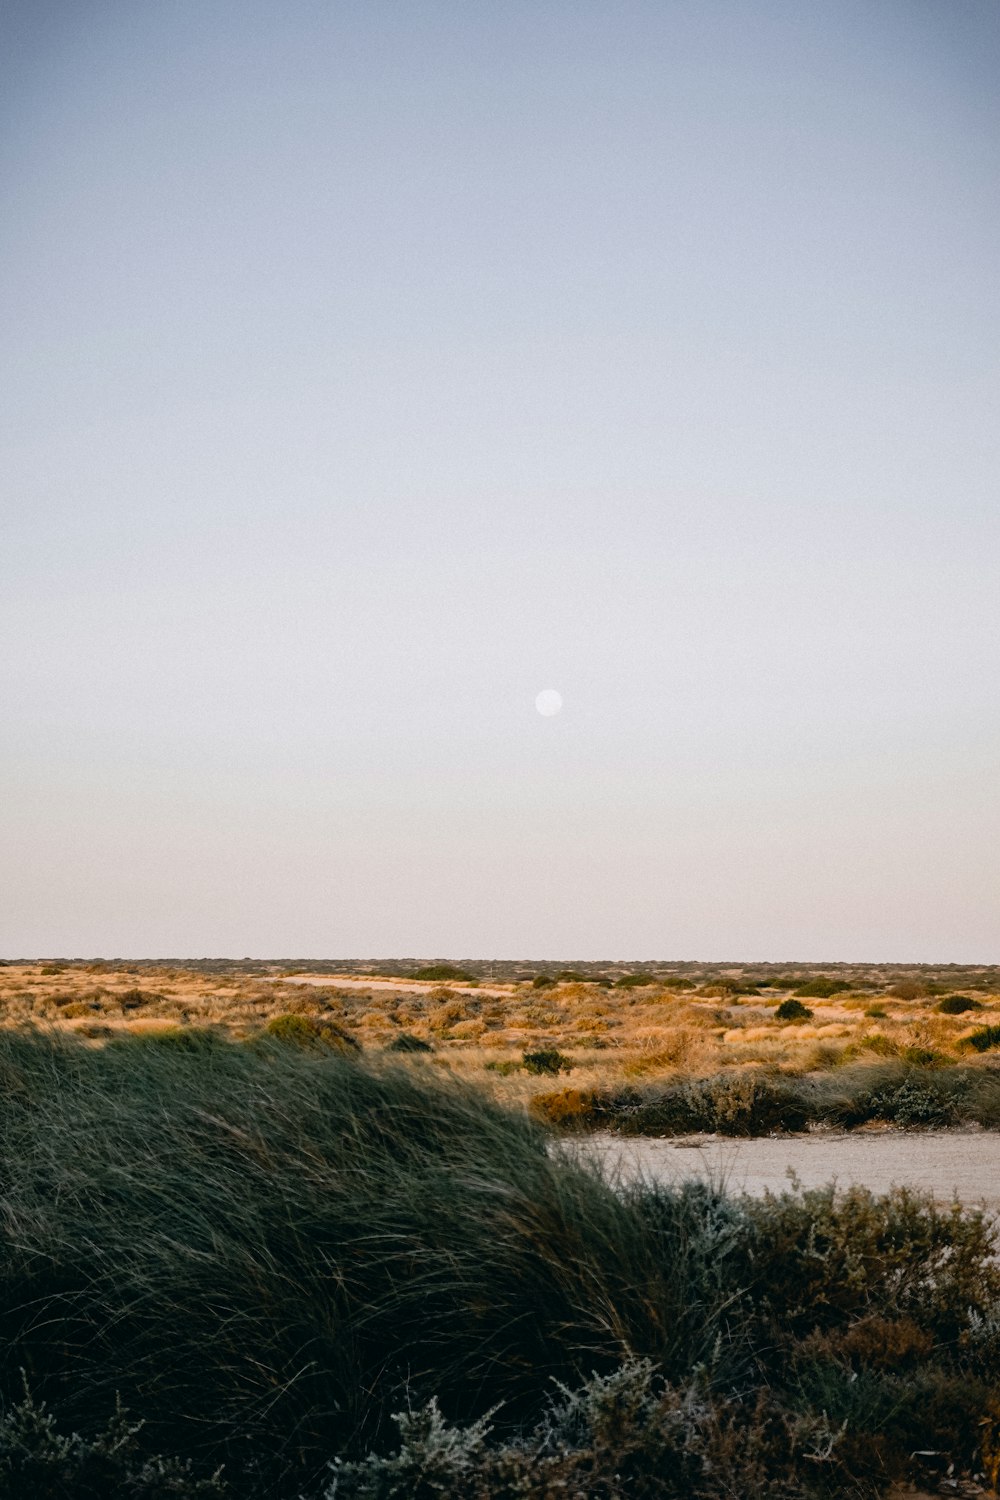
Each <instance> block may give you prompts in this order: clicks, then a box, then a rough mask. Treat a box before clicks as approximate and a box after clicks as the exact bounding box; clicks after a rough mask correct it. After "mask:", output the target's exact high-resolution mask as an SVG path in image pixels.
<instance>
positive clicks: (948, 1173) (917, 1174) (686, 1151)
mask: <svg viewBox="0 0 1000 1500" xmlns="http://www.w3.org/2000/svg"><path fill="white" fill-rule="evenodd" d="M581 1149H583V1150H589V1151H593V1152H595V1153H597V1154H598V1155H599V1156H600V1157H601V1159H602V1160H603V1161H604V1162H605V1163H606V1164H607V1165H608V1166H610V1167H611V1168H612V1169H613V1170H617V1171H619V1172H620V1173H621V1174H622V1176H623V1177H624V1178H625V1179H626V1180H628V1179H634V1178H636V1177H638V1176H640V1175H641V1176H645V1177H647V1178H652V1179H654V1180H656V1181H661V1182H673V1181H676V1180H677V1179H679V1178H682V1177H691V1176H703V1177H708V1178H710V1179H711V1180H712V1181H715V1182H719V1181H722V1182H725V1184H726V1185H727V1186H728V1187H729V1188H730V1190H731V1191H733V1192H748V1193H763V1192H765V1191H766V1190H767V1189H768V1188H770V1189H771V1191H772V1192H776V1193H780V1192H781V1191H782V1190H783V1189H784V1188H786V1187H787V1186H788V1173H789V1170H791V1171H793V1172H794V1173H795V1175H796V1176H797V1177H798V1178H799V1180H800V1181H801V1182H802V1184H803V1185H804V1186H805V1187H819V1186H822V1185H823V1184H824V1183H827V1182H830V1181H833V1180H836V1181H837V1182H838V1183H839V1184H840V1185H841V1186H842V1187H847V1186H850V1185H853V1184H854V1183H859V1184H860V1185H861V1186H863V1187H867V1188H870V1189H871V1190H872V1192H876V1193H884V1192H885V1191H886V1190H887V1189H888V1188H890V1187H892V1186H894V1185H895V1186H899V1187H912V1188H920V1189H922V1190H924V1191H927V1192H930V1193H932V1194H933V1195H934V1197H935V1198H936V1199H938V1200H939V1201H941V1202H948V1201H950V1200H951V1198H952V1197H953V1196H956V1195H957V1196H958V1197H959V1198H960V1199H961V1200H962V1202H963V1203H973V1204H983V1205H985V1207H986V1208H987V1209H989V1210H990V1211H991V1212H996V1213H1000V1132H998V1131H992V1130H978V1131H964V1130H963V1131H960V1130H942V1131H927V1132H923V1131H910V1132H907V1131H890V1130H881V1131H852V1132H851V1133H850V1134H849V1135H841V1134H832V1133H831V1134H827V1133H826V1132H822V1133H820V1132H817V1133H816V1134H815V1135H796V1136H784V1137H777V1136H774V1137H772V1136H768V1137H764V1138H761V1139H757V1140H747V1141H740V1140H729V1139H723V1138H721V1137H718V1136H687V1137H683V1138H680V1139H671V1140H654V1139H650V1138H649V1137H640V1138H636V1139H628V1138H623V1137H621V1136H611V1135H598V1136H592V1137H590V1138H589V1139H588V1140H587V1142H586V1144H585V1145H584V1146H582V1147H581Z"/></svg>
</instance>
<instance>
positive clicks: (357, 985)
mask: <svg viewBox="0 0 1000 1500" xmlns="http://www.w3.org/2000/svg"><path fill="white" fill-rule="evenodd" d="M270 982H271V983H272V984H317V985H322V987H323V988H324V989H329V990H393V991H395V992H396V993H397V994H400V995H426V994H429V992H430V991H431V990H440V989H449V990H452V991H453V992H454V993H455V994H456V995H502V996H504V997H505V998H507V999H510V997H511V995H512V994H513V993H514V987H513V985H508V986H507V988H506V989H498V988H495V987H491V986H490V985H488V984H475V985H472V984H456V983H455V982H454V980H452V979H386V978H382V977H381V976H379V975H376V976H375V977H374V978H372V979H358V978H357V976H356V975H353V974H326V975H323V976H321V977H320V976H317V977H314V976H313V975H311V974H306V975H299V974H287V975H284V976H281V975H279V976H277V977H276V978H274V979H273V980H271V981H270Z"/></svg>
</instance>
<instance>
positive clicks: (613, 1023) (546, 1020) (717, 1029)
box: [0, 963, 1000, 1102]
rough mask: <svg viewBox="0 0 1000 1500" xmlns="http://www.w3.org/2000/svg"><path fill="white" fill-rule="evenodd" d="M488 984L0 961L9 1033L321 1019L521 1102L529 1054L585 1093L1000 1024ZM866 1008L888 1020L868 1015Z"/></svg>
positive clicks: (243, 1028)
mask: <svg viewBox="0 0 1000 1500" xmlns="http://www.w3.org/2000/svg"><path fill="white" fill-rule="evenodd" d="M490 988H491V989H501V990H502V993H499V994H497V993H490V992H489V990H487V989H485V987H484V989H483V991H482V992H480V993H477V992H476V991H474V990H473V991H472V992H466V991H465V990H463V989H461V988H458V987H449V986H447V985H435V986H425V987H421V986H419V985H416V984H412V983H407V982H405V981H390V980H386V979H379V978H377V977H373V978H371V979H365V980H364V981H363V982H359V981H358V980H357V979H356V978H355V979H354V980H353V982H352V983H350V984H349V983H347V982H346V981H344V980H342V981H341V982H340V983H338V980H337V977H336V976H334V977H326V976H324V977H323V979H322V981H321V982H318V983H316V984H308V985H307V984H302V983H298V982H296V981H295V980H293V979H291V978H289V977H287V976H283V977H277V978H275V979H269V978H264V977H261V976H260V975H254V974H248V973H245V972H241V971H240V969H239V966H236V965H234V966H233V972H231V973H224V974H220V973H218V972H210V973H205V972H202V971H201V970H199V968H198V967H197V966H192V967H191V968H184V967H182V966H178V965H164V966H154V965H150V964H143V965H135V966H133V965H129V964H122V965H120V966H110V965H106V964H102V965H93V964H83V963H74V964H54V963H50V964H45V963H39V964H7V965H3V966H0V1024H3V1025H7V1026H25V1025H29V1026H36V1027H37V1026H41V1027H51V1028H54V1029H56V1030H67V1031H74V1032H77V1033H79V1034H80V1035H82V1036H84V1037H90V1038H92V1039H93V1040H94V1041H95V1043H100V1042H101V1041H102V1040H105V1039H106V1038H107V1037H109V1036H114V1035H118V1034H124V1033H133V1034H141V1033H148V1032H151V1031H156V1030H162V1029H166V1028H169V1027H175V1026H178V1025H197V1026H217V1027H219V1028H220V1029H222V1030H223V1031H225V1032H226V1033H227V1034H228V1035H230V1036H232V1037H234V1038H245V1037H248V1036H251V1035H253V1034H254V1033H255V1032H257V1031H259V1030H261V1028H262V1027H264V1026H265V1025H266V1024H267V1022H268V1021H269V1020H271V1019H273V1017H275V1016H278V1015H282V1014H288V1013H291V1014H297V1015H311V1016H324V1017H327V1018H328V1019H330V1020H332V1021H336V1022H337V1023H338V1024H339V1025H341V1026H343V1027H345V1028H346V1029H347V1030H348V1031H349V1032H351V1033H352V1034H353V1035H354V1036H356V1037H357V1039H358V1040H359V1041H360V1042H361V1044H362V1046H364V1047H366V1048H369V1049H371V1050H376V1051H377V1050H381V1049H383V1048H385V1047H387V1046H389V1045H391V1043H392V1042H393V1040H394V1039H395V1038H397V1037H398V1036H400V1035H401V1034H403V1033H409V1034H411V1035H413V1036H416V1037H419V1038H421V1039H422V1040H424V1041H427V1042H429V1043H430V1044H431V1046H432V1047H433V1049H434V1050H433V1052H432V1053H430V1054H428V1055H427V1056H428V1060H429V1061H430V1062H432V1063H433V1065H435V1066H438V1067H447V1068H450V1069H452V1070H454V1071H455V1072H456V1073H458V1074H461V1075H462V1076H463V1077H468V1078H471V1079H475V1080H476V1081H477V1082H479V1083H480V1084H483V1085H484V1086H485V1087H487V1088H488V1089H489V1090H490V1091H491V1092H493V1093H496V1094H498V1095H500V1096H502V1097H503V1098H505V1099H508V1100H523V1101H525V1102H528V1101H529V1100H530V1099H531V1098H532V1097H533V1096H534V1095H536V1094H537V1093H539V1092H543V1091H546V1090H551V1089H552V1087H553V1079H552V1077H551V1076H545V1075H542V1076H535V1075H533V1074H531V1073H529V1072H526V1071H524V1069H523V1067H522V1066H521V1060H522V1056H523V1053H524V1052H525V1051H530V1050H532V1049H536V1048H556V1049H557V1050H558V1051H559V1052H560V1053H562V1054H563V1056H564V1057H565V1058H566V1060H567V1062H568V1063H569V1064H570V1071H569V1072H568V1073H563V1074H562V1075H561V1080H562V1082H564V1083H566V1084H567V1086H568V1085H569V1084H570V1083H571V1084H572V1087H573V1088H574V1089H578V1090H586V1089H588V1088H597V1087H603V1088H607V1087H608V1086H612V1087H613V1086H614V1085H615V1084H616V1083H621V1084H623V1085H624V1084H627V1083H629V1082H633V1081H638V1080H643V1081H649V1080H651V1079H655V1078H657V1077H659V1076H663V1077H669V1076H672V1075H675V1074H677V1073H685V1074H690V1075H693V1076H707V1075H709V1074H711V1073H716V1072H718V1071H719V1070H720V1069H725V1068H744V1067H748V1066H751V1067H763V1068H770V1069H774V1070H779V1071H781V1072H802V1071H807V1070H810V1069H813V1068H827V1067H835V1066H837V1064H838V1063H839V1062H841V1061H850V1060H852V1059H855V1058H857V1057H859V1056H866V1055H873V1056H874V1055H877V1054H879V1053H881V1054H882V1055H888V1054H896V1055H905V1054H906V1052H907V1050H908V1049H918V1050H923V1051H924V1052H931V1053H934V1054H935V1055H938V1056H941V1057H943V1058H945V1059H948V1058H958V1057H959V1056H962V1055H964V1054H963V1053H962V1050H961V1042H962V1039H963V1038H964V1037H966V1036H967V1035H968V1034H969V1032H970V1031H973V1030H975V1029H976V1027H977V1026H981V1025H990V1024H997V1022H998V1020H1000V994H998V993H978V994H977V997H976V998H977V999H978V1001H979V1004H980V1006H981V1008H980V1009H977V1010H974V1011H969V1012H967V1013H965V1014H963V1015H957V1016H951V1015H942V1014H940V1013H939V1012H938V1011H937V1008H936V1007H937V1001H938V996H937V995H929V996H927V995H925V996H923V997H917V998H904V997H901V996H897V995H893V994H892V993H890V992H889V991H890V990H891V988H892V986H891V985H887V987H886V991H885V992H883V993H878V992H877V991H876V992H874V993H867V994H863V995H862V994H851V993H848V994H844V993H839V994H836V995H834V996H832V997H830V998H829V999H823V998H808V999H805V1000H804V1003H805V1004H806V1005H807V1006H808V1008H809V1010H810V1011H811V1012H812V1015H811V1016H810V1017H809V1018H806V1019H801V1020H791V1021H787V1022H782V1021H779V1020H778V1019H777V1016H776V1014H775V1012H776V1008H777V1005H778V1003H779V1001H780V1000H781V999H782V998H784V997H785V996H786V995H787V994H788V993H789V989H788V988H787V987H786V988H783V989H780V990H779V989H774V990H770V991H767V992H765V993H764V994H763V995H753V996H750V995H746V996H739V995H735V994H730V993H727V992H726V990H725V987H724V986H723V985H720V984H717V983H716V984H712V983H708V984H703V985H702V986H701V988H700V990H690V991H685V992H683V993H678V992H676V991H674V990H672V989H670V988H669V987H668V986H664V985H652V986H648V987H643V988H641V989H637V990H620V989H619V990H616V989H608V988H601V987H599V986H598V985H596V984H590V983H580V982H576V981H574V982H571V983H565V984H559V985H556V986H554V987H552V988H548V989H544V990H542V991H539V990H537V989H533V988H532V987H531V986H530V985H527V984H513V983H512V984H508V985H506V986H500V985H497V984H494V983H493V982H492V981H491V984H490ZM873 1009H874V1010H877V1011H884V1013H885V1014H884V1015H878V1016H875V1017H873V1016H872V1015H871V1014H870V1012H871V1011H872V1010H873Z"/></svg>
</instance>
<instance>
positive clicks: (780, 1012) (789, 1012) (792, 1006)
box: [774, 990, 813, 1021]
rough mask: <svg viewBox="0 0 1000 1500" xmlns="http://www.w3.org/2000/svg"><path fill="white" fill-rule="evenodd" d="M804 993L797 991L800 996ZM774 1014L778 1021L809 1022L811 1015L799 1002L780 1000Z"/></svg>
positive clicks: (807, 1008) (805, 1006) (806, 1006)
mask: <svg viewBox="0 0 1000 1500" xmlns="http://www.w3.org/2000/svg"><path fill="white" fill-rule="evenodd" d="M804 993H805V991H804V990H800V991H799V994H800V995H801V994H804ZM774 1014H775V1018H776V1020H778V1021H809V1020H811V1019H812V1014H813V1013H812V1011H811V1010H810V1009H809V1007H808V1005H803V1004H802V1001H801V1000H782V1002H781V1004H780V1005H779V1006H778V1007H777V1009H776V1010H775V1012H774Z"/></svg>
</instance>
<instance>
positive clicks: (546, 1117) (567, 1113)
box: [529, 1088, 598, 1130]
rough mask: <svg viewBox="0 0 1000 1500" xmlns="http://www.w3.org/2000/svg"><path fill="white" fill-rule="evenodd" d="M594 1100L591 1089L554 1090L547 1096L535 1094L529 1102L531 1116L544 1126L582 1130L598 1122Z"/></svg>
mask: <svg viewBox="0 0 1000 1500" xmlns="http://www.w3.org/2000/svg"><path fill="white" fill-rule="evenodd" d="M595 1106H596V1098H595V1095H594V1091H593V1090H592V1089H573V1088H565V1089H555V1090H553V1091H552V1092H551V1093H547V1094H535V1096H534V1097H533V1098H532V1100H531V1102H530V1106H529V1107H530V1109H531V1112H532V1114H533V1115H535V1116H536V1117H537V1118H538V1119H539V1120H543V1121H544V1122H545V1124H546V1125H555V1126H558V1127H560V1128H563V1129H565V1128H567V1127H568V1128H570V1129H577V1130H579V1129H582V1128H583V1127H585V1126H592V1125H594V1124H595V1123H596V1122H597V1120H598V1114H597V1110H596V1107H595Z"/></svg>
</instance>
